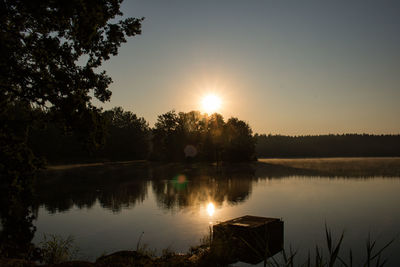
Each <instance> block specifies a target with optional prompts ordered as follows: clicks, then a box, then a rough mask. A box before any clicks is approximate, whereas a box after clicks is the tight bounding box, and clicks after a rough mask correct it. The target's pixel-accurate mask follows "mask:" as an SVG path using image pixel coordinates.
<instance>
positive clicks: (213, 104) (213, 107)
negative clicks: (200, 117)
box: [201, 94, 221, 114]
mask: <svg viewBox="0 0 400 267" xmlns="http://www.w3.org/2000/svg"><path fill="white" fill-rule="evenodd" d="M201 106H202V108H203V111H204V112H206V113H208V114H211V113H214V112H217V111H218V110H219V109H220V108H221V98H220V97H219V96H217V95H214V94H209V95H206V96H204V97H203V99H202V100H201Z"/></svg>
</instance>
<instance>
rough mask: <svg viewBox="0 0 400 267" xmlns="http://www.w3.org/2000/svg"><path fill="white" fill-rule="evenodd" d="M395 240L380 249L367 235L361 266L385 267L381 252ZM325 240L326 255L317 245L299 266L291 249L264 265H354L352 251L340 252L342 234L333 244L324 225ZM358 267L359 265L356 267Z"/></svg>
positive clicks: (328, 230)
mask: <svg viewBox="0 0 400 267" xmlns="http://www.w3.org/2000/svg"><path fill="white" fill-rule="evenodd" d="M396 239H397V238H393V239H391V240H390V241H389V242H387V243H385V244H384V245H383V246H381V247H379V248H378V247H377V246H376V241H372V240H371V236H370V235H368V238H367V240H366V243H365V252H366V256H365V258H364V259H362V260H361V261H362V265H361V266H365V267H370V266H376V267H382V266H386V264H387V262H388V259H387V258H384V255H383V252H384V251H385V250H386V249H387V248H388V247H389V246H390V245H391V244H392V243H393V242H395V240H396ZM325 240H326V249H327V254H324V253H323V251H324V247H323V246H319V245H317V246H316V247H315V254H314V257H312V256H311V253H310V251H309V252H308V256H307V258H306V260H305V261H304V259H303V262H301V260H300V262H301V263H300V264H298V263H296V262H298V261H297V258H296V255H297V252H293V251H292V250H291V249H290V251H289V253H287V252H286V251H285V250H283V251H282V253H281V255H282V257H281V258H282V259H281V260H280V261H278V260H277V259H276V255H275V256H274V257H272V258H270V259H267V260H266V261H265V262H266V265H268V266H273V267H281V266H290V267H292V266H307V267H310V266H316V267H323V266H327V267H333V266H337V264H340V266H345V267H353V266H356V265H355V261H354V257H353V251H352V249H350V250H349V251H348V254H347V255H348V256H347V257H345V256H343V254H342V253H341V251H342V244H343V240H344V233H342V234H341V235H340V237H339V238H338V239H337V241H336V242H334V241H333V240H334V238H333V236H332V231H331V230H330V229H329V228H328V226H326V225H325ZM357 266H359V265H357Z"/></svg>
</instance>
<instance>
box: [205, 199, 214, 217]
mask: <svg viewBox="0 0 400 267" xmlns="http://www.w3.org/2000/svg"><path fill="white" fill-rule="evenodd" d="M214 212H215V206H214V204H213V203H211V202H210V203H208V205H207V213H208V216H210V217H211V216H213V215H214Z"/></svg>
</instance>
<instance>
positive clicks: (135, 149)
mask: <svg viewBox="0 0 400 267" xmlns="http://www.w3.org/2000/svg"><path fill="white" fill-rule="evenodd" d="M103 115H104V117H105V120H106V123H107V127H106V130H107V134H106V135H107V136H106V143H105V147H104V156H105V157H107V158H110V157H111V158H113V159H129V160H131V159H146V158H147V156H148V151H149V132H150V128H149V125H148V123H147V122H146V120H145V119H144V118H138V117H137V116H136V114H133V113H132V112H130V111H124V110H123V109H122V108H121V107H116V108H113V109H111V110H107V111H105V112H104V113H103Z"/></svg>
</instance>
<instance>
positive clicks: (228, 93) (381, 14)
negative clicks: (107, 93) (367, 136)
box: [96, 0, 400, 135]
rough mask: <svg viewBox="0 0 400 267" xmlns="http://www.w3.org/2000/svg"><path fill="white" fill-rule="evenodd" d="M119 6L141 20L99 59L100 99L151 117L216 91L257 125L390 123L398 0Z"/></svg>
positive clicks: (195, 103) (285, 129)
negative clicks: (104, 79) (103, 73)
mask: <svg viewBox="0 0 400 267" xmlns="http://www.w3.org/2000/svg"><path fill="white" fill-rule="evenodd" d="M122 11H123V12H124V16H126V17H142V16H143V17H145V18H146V19H145V21H144V22H143V33H142V35H140V36H137V37H133V38H130V39H129V40H128V42H127V43H125V44H123V46H122V47H121V49H120V52H119V55H118V56H116V57H114V58H112V59H111V60H110V61H108V62H106V63H105V64H104V69H105V70H107V72H108V74H109V75H111V77H112V79H113V81H114V82H113V84H112V85H111V88H110V89H111V90H112V92H113V95H112V98H111V101H110V102H108V103H106V104H103V105H102V106H103V107H104V108H106V109H108V108H111V107H114V106H122V107H123V108H124V109H125V110H130V111H132V112H134V113H136V114H138V115H139V116H143V117H145V119H146V120H147V121H149V123H150V125H151V126H153V124H154V122H155V121H156V119H157V115H160V114H162V113H165V112H167V111H169V110H172V109H175V110H176V111H190V110H200V109H201V106H200V102H201V97H202V96H203V95H205V94H206V93H207V92H214V93H215V94H217V95H220V97H221V98H222V109H221V110H220V113H221V114H222V115H223V116H224V117H225V118H229V117H230V116H235V117H238V118H240V119H242V120H245V121H247V122H248V123H249V124H250V125H251V127H252V128H253V131H254V132H257V133H266V134H269V133H272V134H288V135H305V134H327V133H375V134H384V133H400V1H398V0H393V1H385V0H379V1H378V0H377V1H368V0H365V1H349V0H345V1H339V0H335V1H329V2H328V1H317V0H315V1H286V0H280V1H278V0H265V1H261V0H260V1H251V0H248V1H243V0H241V1H234V0H229V1H228V0H227V1H223V0H218V1H216V0H210V1H206V0H202V1H188V0H186V1H176V0H169V1H165V0H160V1H152V0H146V1H144V0H141V1H133V0H125V2H124V3H123V6H122ZM96 103H97V102H96Z"/></svg>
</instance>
